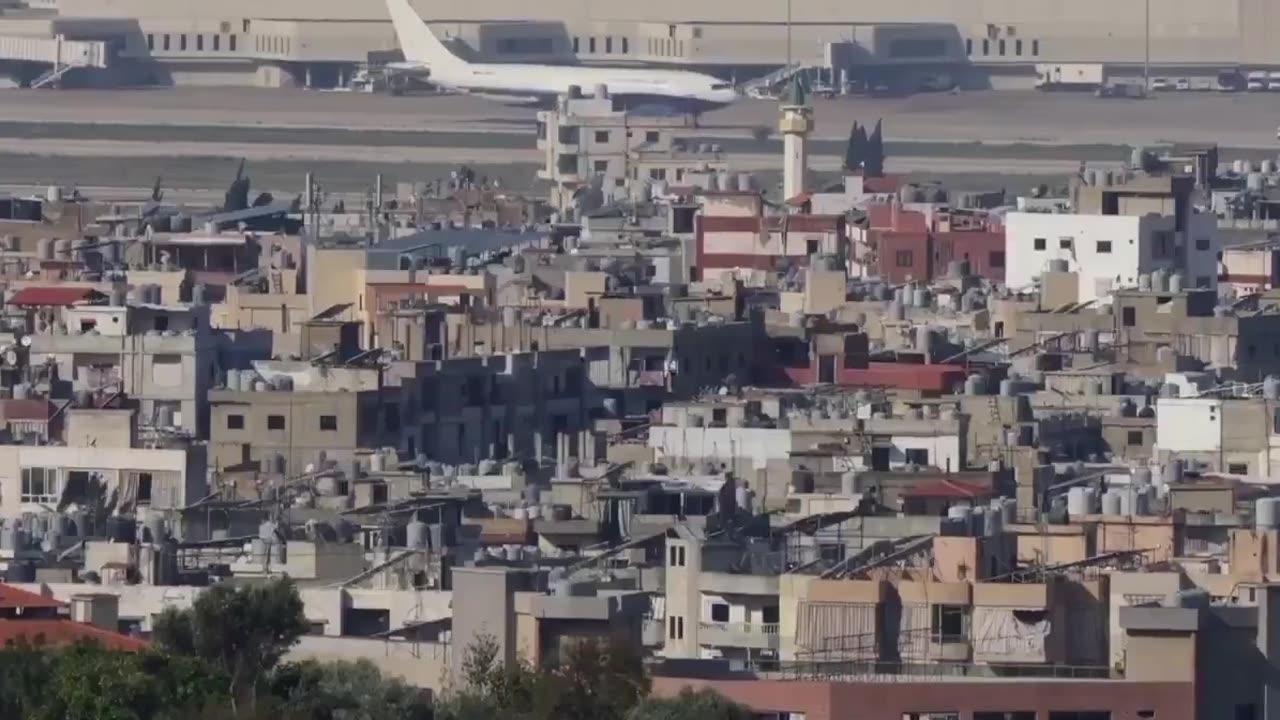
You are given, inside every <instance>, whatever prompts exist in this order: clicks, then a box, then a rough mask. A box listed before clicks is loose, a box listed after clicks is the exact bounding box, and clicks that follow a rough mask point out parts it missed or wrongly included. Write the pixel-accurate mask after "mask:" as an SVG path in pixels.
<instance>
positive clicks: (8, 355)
mask: <svg viewBox="0 0 1280 720" xmlns="http://www.w3.org/2000/svg"><path fill="white" fill-rule="evenodd" d="M4 364H5V365H17V364H18V351H17V350H14V349H13V348H9V349H8V350H5V351H4Z"/></svg>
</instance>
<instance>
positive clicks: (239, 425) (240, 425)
mask: <svg viewBox="0 0 1280 720" xmlns="http://www.w3.org/2000/svg"><path fill="white" fill-rule="evenodd" d="M227 429H228V430H243V429H244V416H243V415H228V416H227Z"/></svg>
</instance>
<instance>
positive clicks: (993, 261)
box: [987, 250, 1004, 268]
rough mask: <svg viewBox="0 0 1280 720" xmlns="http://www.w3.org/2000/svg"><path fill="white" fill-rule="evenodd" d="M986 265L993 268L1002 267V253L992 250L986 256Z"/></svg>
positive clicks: (1001, 251)
mask: <svg viewBox="0 0 1280 720" xmlns="http://www.w3.org/2000/svg"><path fill="white" fill-rule="evenodd" d="M987 264H988V265H990V266H991V267H993V268H1002V267H1004V251H1003V250H992V251H991V253H990V254H989V255H988V256H987Z"/></svg>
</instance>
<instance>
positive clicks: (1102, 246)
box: [1098, 240, 1111, 253]
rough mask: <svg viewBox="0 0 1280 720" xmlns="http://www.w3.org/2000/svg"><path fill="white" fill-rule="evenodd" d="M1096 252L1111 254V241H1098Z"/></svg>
mask: <svg viewBox="0 0 1280 720" xmlns="http://www.w3.org/2000/svg"><path fill="white" fill-rule="evenodd" d="M1098 252H1100V253H1109V252H1111V241H1110V240H1099V241H1098Z"/></svg>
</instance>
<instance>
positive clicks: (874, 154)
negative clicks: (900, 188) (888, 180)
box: [862, 120, 884, 177]
mask: <svg viewBox="0 0 1280 720" xmlns="http://www.w3.org/2000/svg"><path fill="white" fill-rule="evenodd" d="M882 123H883V121H882V120H877V121H876V127H875V130H872V131H871V135H870V136H869V137H868V138H867V144H866V153H865V155H864V156H863V160H862V174H863V175H865V176H866V177H880V176H882V175H884V127H883V125H882Z"/></svg>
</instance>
